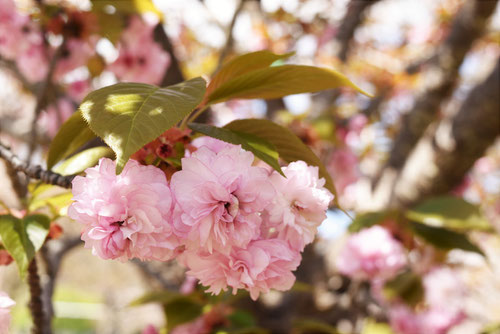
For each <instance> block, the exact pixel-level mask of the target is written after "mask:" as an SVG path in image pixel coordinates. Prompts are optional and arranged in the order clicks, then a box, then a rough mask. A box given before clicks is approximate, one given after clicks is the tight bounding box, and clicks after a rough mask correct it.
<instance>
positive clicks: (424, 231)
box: [410, 222, 485, 256]
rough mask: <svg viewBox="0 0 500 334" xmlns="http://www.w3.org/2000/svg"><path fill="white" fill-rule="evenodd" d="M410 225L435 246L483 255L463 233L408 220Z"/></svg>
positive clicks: (416, 232)
mask: <svg viewBox="0 0 500 334" xmlns="http://www.w3.org/2000/svg"><path fill="white" fill-rule="evenodd" d="M410 227H411V229H412V230H413V231H414V232H415V234H417V235H418V236H419V237H420V238H422V239H423V240H424V241H426V242H428V243H430V244H432V245H434V246H436V247H437V248H440V249H443V250H450V249H454V248H457V249H462V250H465V251H469V252H475V253H478V254H481V255H483V256H485V255H484V253H483V251H482V250H481V249H480V248H479V247H477V246H476V245H475V244H473V243H472V242H471V241H470V240H469V238H468V237H467V236H466V235H465V234H463V233H459V232H455V231H450V230H448V229H445V228H442V227H433V226H428V225H425V224H420V223H415V222H410Z"/></svg>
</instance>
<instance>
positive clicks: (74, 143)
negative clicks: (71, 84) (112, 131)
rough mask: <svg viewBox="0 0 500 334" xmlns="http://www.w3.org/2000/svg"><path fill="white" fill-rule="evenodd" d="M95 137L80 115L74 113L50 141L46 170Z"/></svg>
mask: <svg viewBox="0 0 500 334" xmlns="http://www.w3.org/2000/svg"><path fill="white" fill-rule="evenodd" d="M95 137H96V135H95V134H94V133H93V132H92V130H90V128H89V127H88V125H87V122H85V120H84V119H83V117H82V114H81V113H80V112H78V111H77V112H75V113H74V114H73V115H71V117H70V118H68V120H67V121H66V122H64V124H63V125H62V126H61V128H60V129H59V132H57V134H56V136H55V137H54V139H53V140H52V143H51V144H50V148H49V155H48V157H47V168H48V169H51V168H52V167H53V166H54V165H55V164H56V163H58V162H59V161H61V160H63V159H64V158H66V157H67V156H69V155H70V154H72V153H74V152H75V151H76V150H77V149H79V148H80V147H81V146H82V145H83V144H85V143H86V142H88V141H89V140H91V139H93V138H95Z"/></svg>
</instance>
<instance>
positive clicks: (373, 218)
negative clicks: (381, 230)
mask: <svg viewBox="0 0 500 334" xmlns="http://www.w3.org/2000/svg"><path fill="white" fill-rule="evenodd" d="M393 215H394V212H391V211H378V212H365V213H360V214H357V215H356V217H355V218H354V220H353V221H352V223H351V224H350V225H349V232H358V231H360V230H362V229H364V228H368V227H372V226H373V225H376V224H380V223H383V222H384V221H386V220H387V219H389V218H391V217H393Z"/></svg>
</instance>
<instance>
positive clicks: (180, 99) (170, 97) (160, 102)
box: [80, 78, 205, 174]
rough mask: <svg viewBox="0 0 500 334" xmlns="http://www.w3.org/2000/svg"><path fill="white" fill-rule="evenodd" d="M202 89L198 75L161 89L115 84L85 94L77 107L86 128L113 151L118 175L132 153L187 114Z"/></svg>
mask: <svg viewBox="0 0 500 334" xmlns="http://www.w3.org/2000/svg"><path fill="white" fill-rule="evenodd" d="M204 92H205V80H203V79H202V78H195V79H191V80H189V81H185V82H182V83H180V84H177V85H173V86H169V87H165V88H159V87H156V86H152V85H147V84H140V83H119V84H116V85H112V86H108V87H104V88H101V89H99V90H96V91H93V92H92V93H90V94H89V95H87V97H86V98H85V99H84V100H83V102H82V104H81V105H80V110H81V111H82V115H83V117H84V118H85V120H87V121H88V123H89V126H90V128H91V129H92V130H93V131H94V132H95V133H96V134H97V135H98V136H99V137H101V138H102V139H103V140H104V142H106V144H108V145H109V147H111V148H112V149H113V151H114V152H115V153H116V157H117V160H116V161H117V163H116V172H117V174H119V173H120V172H121V171H122V170H123V167H124V166H125V164H126V163H127V161H128V159H129V157H130V156H131V155H132V154H134V153H135V152H136V151H137V150H139V149H140V148H141V147H142V146H144V145H145V144H147V143H149V142H151V141H152V140H154V139H155V138H157V137H158V136H159V135H161V134H162V133H163V132H165V131H166V130H168V129H169V128H171V127H172V126H174V125H175V124H176V123H178V122H179V121H180V120H182V119H183V118H184V117H185V116H187V115H188V114H189V113H190V112H191V111H192V110H193V109H194V108H195V107H196V106H197V105H198V104H199V103H200V102H201V99H202V98H203V94H204Z"/></svg>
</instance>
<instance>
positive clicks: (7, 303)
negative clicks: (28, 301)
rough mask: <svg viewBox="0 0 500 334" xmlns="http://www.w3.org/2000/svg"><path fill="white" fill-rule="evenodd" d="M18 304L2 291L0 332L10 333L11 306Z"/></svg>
mask: <svg viewBox="0 0 500 334" xmlns="http://www.w3.org/2000/svg"><path fill="white" fill-rule="evenodd" d="M14 305H16V302H15V301H13V300H12V299H10V298H9V296H8V295H7V294H6V293H5V292H3V291H0V334H8V333H9V325H10V318H11V315H10V308H11V307H12V306H14Z"/></svg>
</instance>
